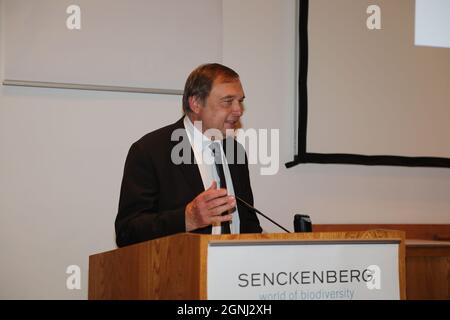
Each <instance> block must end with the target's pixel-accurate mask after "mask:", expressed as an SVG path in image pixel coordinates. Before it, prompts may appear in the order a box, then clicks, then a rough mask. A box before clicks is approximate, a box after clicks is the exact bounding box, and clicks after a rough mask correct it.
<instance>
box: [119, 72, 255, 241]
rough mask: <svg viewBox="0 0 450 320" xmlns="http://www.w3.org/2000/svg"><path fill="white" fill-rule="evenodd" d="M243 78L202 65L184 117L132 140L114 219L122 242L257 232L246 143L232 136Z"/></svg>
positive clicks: (190, 82) (188, 90) (190, 84)
mask: <svg viewBox="0 0 450 320" xmlns="http://www.w3.org/2000/svg"><path fill="white" fill-rule="evenodd" d="M244 98H245V96H244V91H243V88H242V84H241V82H240V80H239V75H238V74H237V73H236V72H235V71H234V70H232V69H230V68H228V67H226V66H223V65H221V64H217V63H214V64H205V65H201V66H199V67H198V68H197V69H195V70H194V71H192V73H191V74H190V75H189V77H188V79H187V81H186V85H185V88H184V94H183V111H184V117H183V118H182V119H180V120H179V121H177V122H176V123H174V124H172V125H169V126H166V127H164V128H161V129H158V130H156V131H154V132H151V133H149V134H147V135H145V136H144V137H142V138H141V139H140V140H138V141H137V142H135V143H134V144H133V145H132V146H131V148H130V151H129V153H128V156H127V159H126V162H125V169H124V174H123V180H122V187H121V192H120V200H119V211H118V214H117V217H116V221H115V229H116V242H117V245H118V246H119V247H122V246H126V245H130V244H133V243H137V242H141V241H146V240H150V239H155V238H159V237H163V236H168V235H171V234H176V233H182V232H195V233H204V234H224V233H260V232H261V231H262V229H261V226H260V224H259V221H258V218H257V217H256V215H255V212H253V211H252V210H249V209H248V208H247V207H244V206H241V205H240V204H239V203H236V199H235V197H234V196H235V195H236V196H238V197H239V198H241V199H243V200H244V201H246V202H247V203H249V204H251V205H253V194H252V190H251V186H250V178H249V172H248V163H247V157H246V155H245V150H244V148H243V147H242V146H241V145H240V144H239V143H238V142H236V140H235V139H233V137H232V136H230V132H233V131H234V129H236V128H237V126H238V124H239V119H240V117H241V116H242V113H243V101H244Z"/></svg>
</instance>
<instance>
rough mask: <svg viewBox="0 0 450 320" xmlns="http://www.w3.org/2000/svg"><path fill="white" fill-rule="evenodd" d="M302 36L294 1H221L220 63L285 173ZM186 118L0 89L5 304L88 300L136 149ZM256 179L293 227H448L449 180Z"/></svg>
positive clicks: (426, 175) (98, 97) (268, 202)
mask: <svg viewBox="0 0 450 320" xmlns="http://www.w3.org/2000/svg"><path fill="white" fill-rule="evenodd" d="M294 30H295V26H294V1H293V0H283V1H280V0H270V1H269V0H265V1H260V0H247V1H239V0H225V1H224V46H223V47H224V63H225V64H228V65H230V66H232V67H234V68H236V70H237V71H238V72H239V73H240V74H241V78H242V81H243V84H244V89H245V92H246V96H247V99H246V108H247V110H246V114H245V116H244V118H243V124H244V127H246V128H249V127H255V128H276V129H280V136H281V143H280V145H281V156H280V160H281V162H282V163H284V162H287V161H290V160H292V156H293V132H294V130H293V123H294V119H293V108H294V101H293V92H294V89H295V83H294V64H293V60H294V44H293V40H292V39H293V37H294ZM2 49H3V48H0V55H1V56H0V58H1V59H2V60H3V54H2V53H1V52H3V51H2ZM0 72H3V67H1V70H0ZM180 109H181V107H180V97H172V96H158V95H140V94H119V93H97V92H86V91H68V90H56V89H29V88H7V87H0V177H1V178H0V217H1V218H0V219H1V221H0V259H1V261H2V264H1V265H0V298H3V299H5V298H8V299H9V298H37V299H47V298H58V299H83V298H86V297H87V276H88V256H89V255H90V254H93V253H98V252H102V251H106V250H110V249H114V248H115V243H114V226H113V223H114V218H115V215H116V210H117V203H118V193H119V188H120V180H121V176H122V169H123V163H124V160H125V156H126V153H127V151H128V148H129V146H130V144H131V142H132V141H135V140H136V139H137V138H139V137H140V136H142V135H143V134H145V133H146V132H149V131H151V130H153V129H156V128H158V127H160V126H162V125H164V124H168V123H171V122H173V121H175V120H177V119H178V117H179V116H180ZM430 130H432V128H430ZM250 170H251V178H252V185H253V192H254V195H255V200H256V205H257V207H258V208H260V209H261V210H262V211H263V212H266V213H267V214H270V215H272V216H273V218H274V219H276V220H278V221H279V222H280V223H281V224H283V225H286V226H287V227H289V228H292V220H293V215H294V214H295V213H299V212H304V213H308V214H310V215H311V217H312V219H313V222H315V223H450V170H446V169H427V168H395V167H363V166H350V165H347V166H344V165H340V166H338V165H300V166H297V167H294V168H292V169H289V170H287V169H285V168H284V166H282V167H281V168H280V171H279V173H278V174H277V175H275V176H260V175H259V167H257V166H252V167H251V169H250ZM263 225H264V227H265V228H266V229H267V230H268V231H273V232H275V231H276V232H278V230H277V228H276V227H272V226H271V225H269V224H267V223H266V222H263ZM70 264H77V265H80V266H81V267H82V279H83V285H82V290H81V291H69V290H67V289H66V288H65V280H66V276H67V275H66V274H65V268H66V267H67V266H68V265H70Z"/></svg>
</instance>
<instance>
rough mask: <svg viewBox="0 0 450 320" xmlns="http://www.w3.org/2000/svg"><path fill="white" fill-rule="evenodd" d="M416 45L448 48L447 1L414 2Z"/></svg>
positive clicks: (449, 22)
mask: <svg viewBox="0 0 450 320" xmlns="http://www.w3.org/2000/svg"><path fill="white" fill-rule="evenodd" d="M416 45H420V46H432V47H444V48H450V1H449V0H416Z"/></svg>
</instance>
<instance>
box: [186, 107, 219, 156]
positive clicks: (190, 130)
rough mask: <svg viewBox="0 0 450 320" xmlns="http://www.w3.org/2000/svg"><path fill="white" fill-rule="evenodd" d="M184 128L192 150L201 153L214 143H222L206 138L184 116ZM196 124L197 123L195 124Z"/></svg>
mask: <svg viewBox="0 0 450 320" xmlns="http://www.w3.org/2000/svg"><path fill="white" fill-rule="evenodd" d="M183 121H184V127H185V129H186V132H187V134H188V136H189V140H190V141H191V145H192V147H193V148H194V149H196V150H198V151H200V152H203V150H204V149H205V148H208V149H209V146H210V145H211V144H212V143H214V142H216V143H220V144H221V143H222V142H221V141H219V140H217V141H212V140H211V139H209V138H208V137H207V136H205V135H204V134H203V132H201V131H200V129H199V128H198V127H196V126H195V125H194V124H193V123H192V121H191V119H189V117H188V116H187V115H186V116H184V120H183ZM196 124H198V123H196Z"/></svg>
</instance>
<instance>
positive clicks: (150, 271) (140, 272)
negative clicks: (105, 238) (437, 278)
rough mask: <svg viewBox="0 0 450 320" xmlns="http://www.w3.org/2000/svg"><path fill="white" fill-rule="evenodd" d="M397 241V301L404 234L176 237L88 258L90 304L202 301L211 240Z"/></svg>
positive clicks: (402, 276)
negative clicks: (112, 301) (113, 300)
mask: <svg viewBox="0 0 450 320" xmlns="http://www.w3.org/2000/svg"><path fill="white" fill-rule="evenodd" d="M218 240H220V241H242V240H245V241H264V242H267V241H270V242H275V243H277V242H285V241H298V240H302V241H309V240H311V241H324V242H325V241H344V242H357V241H361V240H364V241H375V242H377V241H380V240H388V241H390V240H396V241H400V246H399V279H400V297H401V299H405V298H406V289H405V242H404V241H405V237H404V232H401V231H390V230H371V231H365V232H327V233H320V232H317V233H316V232H314V233H289V234H287V233H279V234H278V233H275V234H240V235H219V236H217V235H216V236H213V235H199V234H178V235H174V236H170V237H165V238H161V239H156V240H152V241H147V242H143V243H139V244H135V245H131V246H128V247H124V248H120V249H116V250H113V251H108V252H105V253H100V254H95V255H92V256H90V257H89V299H167V300H169V299H170V300H172V299H186V300H196V299H207V274H206V273H207V253H208V243H209V242H210V241H218Z"/></svg>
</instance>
